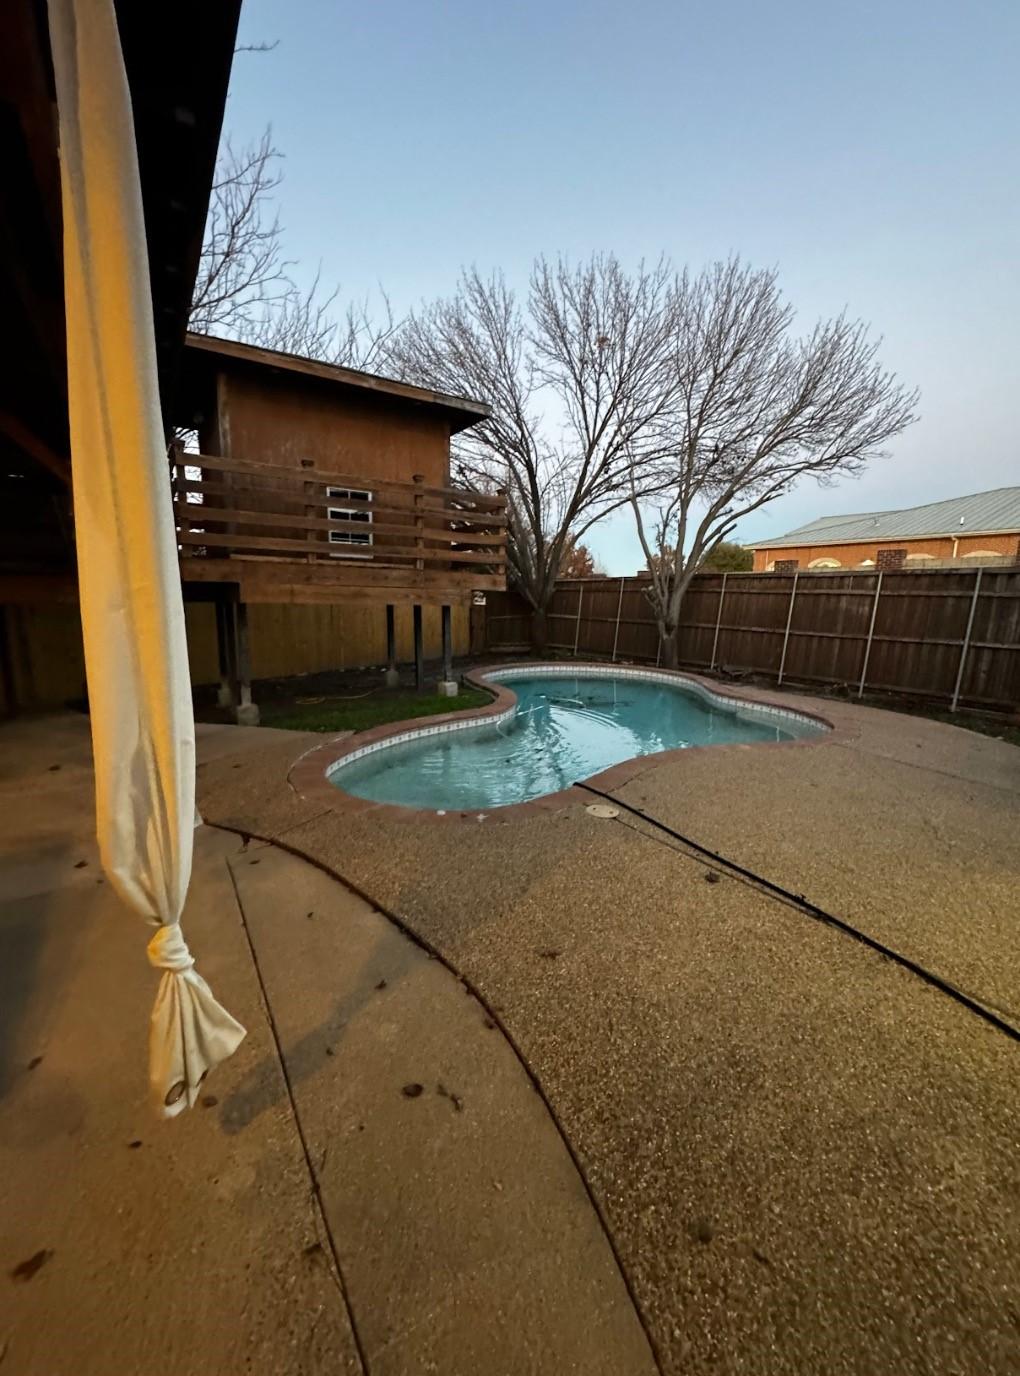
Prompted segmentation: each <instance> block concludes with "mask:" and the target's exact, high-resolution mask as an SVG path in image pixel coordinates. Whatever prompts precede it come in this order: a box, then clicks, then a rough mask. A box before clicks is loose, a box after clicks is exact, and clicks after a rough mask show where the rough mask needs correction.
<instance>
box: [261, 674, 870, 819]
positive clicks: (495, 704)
mask: <svg viewBox="0 0 1020 1376" xmlns="http://www.w3.org/2000/svg"><path fill="white" fill-rule="evenodd" d="M504 676H507V677H512V678H513V679H522V678H546V677H563V678H567V677H570V678H576V677H578V676H581V677H583V678H634V679H640V680H643V681H645V682H652V683H677V684H682V685H683V686H684V687H686V688H688V689H693V690H694V691H695V692H696V693H697V694H698V695H699V696H700V697H703V698H706V699H708V700H712V699H714V700H715V701H717V702H719V703H721V704H723V705H724V706H726V707H730V708H733V707H735V708H737V710H738V711H739V712H740V714H741V715H747V716H751V717H754V718H763V717H764V718H771V719H773V720H776V719H780V718H781V719H784V720H788V721H797V722H810V723H811V724H812V725H816V726H821V727H823V728H824V730H823V731H822V732H820V733H819V734H818V735H814V736H806V737H801V738H799V739H795V740H789V741H756V742H754V743H750V744H749V743H743V742H742V743H736V742H735V743H733V744H731V745H710V746H707V745H701V746H685V747H681V748H678V749H675V750H660V751H658V752H656V753H655V754H651V755H636V756H634V757H633V758H631V759H629V760H623V761H621V762H620V763H619V764H616V765H612V766H610V768H609V769H605V770H603V771H602V772H601V773H599V774H593V775H591V777H590V778H588V779H586V780H585V781H584V782H586V783H589V784H591V785H592V786H593V787H597V788H600V789H603V790H604V791H606V792H610V791H611V790H612V789H614V788H620V787H621V786H622V785H623V784H625V783H627V782H629V781H630V780H631V779H633V778H635V777H636V776H637V775H638V774H643V773H644V772H645V771H646V770H648V769H655V768H658V767H659V766H660V765H663V764H667V763H671V762H675V761H677V760H678V759H680V758H681V757H685V756H689V755H690V754H691V752H692V750H698V751H700V750H758V749H762V748H768V749H770V750H776V749H783V750H788V749H791V748H803V747H804V746H819V745H826V744H830V743H839V741H841V740H845V739H847V738H848V737H849V735H850V734H851V733H848V732H846V731H843V730H840V729H839V728H837V727H836V726H835V725H834V724H833V723H832V722H831V721H830V720H828V719H827V718H826V717H823V716H822V715H821V714H820V713H818V712H808V711H803V710H802V709H800V708H797V709H794V708H790V707H786V706H784V705H783V704H781V703H778V702H775V701H772V700H771V699H769V698H768V697H764V698H757V697H755V698H749V697H746V696H744V695H743V694H741V693H738V692H731V691H729V690H728V689H726V688H722V687H720V686H719V685H717V684H716V683H714V682H709V681H706V680H705V679H703V678H701V677H700V676H699V675H697V674H691V673H687V672H686V671H681V670H674V669H655V668H644V667H641V666H636V665H630V664H606V663H598V662H592V661H581V662H578V663H575V662H570V663H564V662H563V661H562V660H557V661H554V662H552V663H544V662H536V661H534V660H528V661H523V662H521V663H511V664H493V665H485V666H482V667H480V668H476V669H472V670H469V671H468V672H467V673H465V675H464V679H465V682H466V683H468V684H470V685H471V687H473V688H481V689H483V690H485V691H487V692H490V693H492V694H493V701H492V702H491V703H489V704H488V705H487V706H485V707H479V708H476V709H475V710H474V711H462V712H444V713H442V714H441V715H439V716H433V717H426V718H425V719H424V721H423V722H422V723H421V724H420V725H416V724H414V723H413V720H412V721H403V722H389V723H387V724H386V725H385V726H374V727H371V728H370V729H369V730H368V731H359V732H357V733H356V734H355V735H353V736H346V737H341V738H339V739H337V738H335V737H334V738H331V739H329V740H327V741H325V742H324V743H323V744H322V745H317V746H313V747H312V749H311V750H309V751H307V752H306V753H305V754H304V755H302V756H301V757H300V759H298V760H297V761H296V762H295V764H294V765H293V766H292V767H291V770H290V772H289V774H288V783H289V784H290V786H291V788H293V789H294V791H295V792H296V793H299V794H300V795H301V796H302V797H306V798H317V799H319V800H321V801H322V802H324V803H327V802H328V804H329V805H330V808H331V810H332V811H335V812H342V813H345V814H354V813H372V814H374V815H376V816H378V817H379V818H380V819H382V818H386V819H388V820H393V821H415V822H424V821H428V822H436V823H443V822H463V821H474V822H478V821H511V820H513V819H515V818H518V817H521V816H523V815H524V814H526V813H535V812H542V811H546V812H548V811H558V810H560V809H562V808H563V807H565V806H567V805H569V804H577V803H581V802H588V801H590V799H591V795H590V794H585V793H584V792H583V791H582V790H581V789H579V788H577V787H576V786H575V785H571V786H570V787H569V788H565V789H560V790H558V791H557V792H555V793H546V794H543V795H542V797H540V798H532V799H530V800H529V801H528V802H523V803H507V804H505V805H503V806H500V807H494V808H491V809H489V810H487V811H485V810H479V809H477V808H472V809H468V810H466V811H462V810H460V809H446V810H443V811H437V810H434V809H431V808H418V807H403V806H401V805H399V804H396V803H377V802H372V801H371V800H370V799H368V798H358V797H356V796H355V795H354V794H353V793H347V792H346V791H345V790H344V789H342V788H341V787H340V786H339V785H338V784H334V783H332V782H331V776H332V775H333V774H335V773H336V772H337V771H338V770H339V769H340V768H341V767H342V766H344V765H346V764H351V763H353V762H354V761H355V760H358V759H363V758H364V757H366V756H367V755H372V754H375V753H376V752H377V751H379V750H384V749H387V748H388V747H390V746H393V745H403V744H405V743H407V742H409V741H414V740H419V739H424V738H425V737H428V736H436V735H441V734H443V735H445V734H447V733H449V732H451V731H466V730H470V729H471V728H472V727H480V726H492V725H499V724H500V723H501V722H504V721H508V720H509V719H510V718H511V717H512V716H513V714H514V712H515V710H516V707H517V695H516V693H514V692H513V690H512V688H511V687H510V686H509V685H508V684H505V683H503V682H502V678H503V677H504Z"/></svg>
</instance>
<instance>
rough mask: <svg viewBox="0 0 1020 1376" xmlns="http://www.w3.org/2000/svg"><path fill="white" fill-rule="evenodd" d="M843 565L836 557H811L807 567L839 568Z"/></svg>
mask: <svg viewBox="0 0 1020 1376" xmlns="http://www.w3.org/2000/svg"><path fill="white" fill-rule="evenodd" d="M842 567H843V565H842V564H841V563H840V562H839V560H838V559H812V560H811V563H810V564H808V568H809V569H841V568H842Z"/></svg>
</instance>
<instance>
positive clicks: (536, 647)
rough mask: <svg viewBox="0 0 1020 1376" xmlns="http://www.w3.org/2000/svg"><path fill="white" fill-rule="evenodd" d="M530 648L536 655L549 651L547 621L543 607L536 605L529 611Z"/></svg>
mask: <svg viewBox="0 0 1020 1376" xmlns="http://www.w3.org/2000/svg"><path fill="white" fill-rule="evenodd" d="M531 649H532V651H533V653H534V654H536V655H545V654H548V651H549V623H548V621H547V619H546V614H545V608H544V607H536V608H535V609H534V611H533V612H532V613H531Z"/></svg>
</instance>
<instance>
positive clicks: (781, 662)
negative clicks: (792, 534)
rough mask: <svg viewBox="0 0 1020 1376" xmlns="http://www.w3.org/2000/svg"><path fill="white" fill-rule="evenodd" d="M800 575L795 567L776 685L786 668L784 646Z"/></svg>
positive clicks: (788, 640)
mask: <svg viewBox="0 0 1020 1376" xmlns="http://www.w3.org/2000/svg"><path fill="white" fill-rule="evenodd" d="M799 577H800V570H799V569H795V570H794V573H793V587H792V588H791V589H790V605H789V606H788V607H787V609H786V630H785V632H784V633H783V654H782V657H781V659H780V661H779V679H778V681H777V687H778V685H779V684H780V683H782V681H783V670H784V669H785V668H786V647H787V645H789V643H790V622H791V621H792V620H793V604H794V601H795V600H796V597H797V579H798V578H799Z"/></svg>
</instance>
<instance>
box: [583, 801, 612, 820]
mask: <svg viewBox="0 0 1020 1376" xmlns="http://www.w3.org/2000/svg"><path fill="white" fill-rule="evenodd" d="M585 812H587V814H588V816H589V817H619V815H620V809H619V808H618V807H610V806H609V804H608V803H589V804H588V806H587V807H586V808H585Z"/></svg>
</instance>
